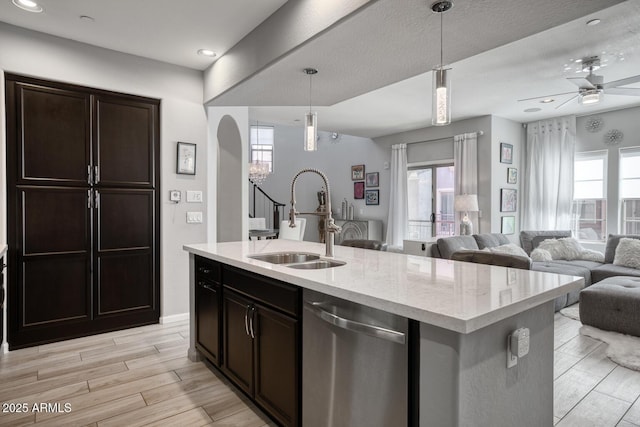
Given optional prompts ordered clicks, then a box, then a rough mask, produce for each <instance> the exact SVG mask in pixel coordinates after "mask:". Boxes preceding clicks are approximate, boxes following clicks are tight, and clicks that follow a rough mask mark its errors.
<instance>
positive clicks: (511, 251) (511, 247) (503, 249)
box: [489, 243, 529, 258]
mask: <svg viewBox="0 0 640 427" xmlns="http://www.w3.org/2000/svg"><path fill="white" fill-rule="evenodd" d="M489 250H490V251H491V252H496V253H501V254H508V255H518V256H523V257H526V258H529V255H527V253H526V252H525V251H524V249H522V248H521V247H520V246H518V245H516V244H514V243H507V244H506V245H500V246H496V247H493V248H489Z"/></svg>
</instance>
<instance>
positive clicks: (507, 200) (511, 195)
mask: <svg viewBox="0 0 640 427" xmlns="http://www.w3.org/2000/svg"><path fill="white" fill-rule="evenodd" d="M517 208H518V190H515V189H513V188H501V189H500V212H515V211H516V209H517Z"/></svg>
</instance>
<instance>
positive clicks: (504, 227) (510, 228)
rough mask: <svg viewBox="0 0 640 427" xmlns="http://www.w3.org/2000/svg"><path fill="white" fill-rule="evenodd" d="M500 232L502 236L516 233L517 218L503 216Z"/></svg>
mask: <svg viewBox="0 0 640 427" xmlns="http://www.w3.org/2000/svg"><path fill="white" fill-rule="evenodd" d="M500 232H501V233H502V234H513V233H515V232H516V217H515V216H503V217H502V224H501V226H500Z"/></svg>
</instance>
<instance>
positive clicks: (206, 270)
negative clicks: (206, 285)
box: [196, 256, 220, 283]
mask: <svg viewBox="0 0 640 427" xmlns="http://www.w3.org/2000/svg"><path fill="white" fill-rule="evenodd" d="M201 280H207V281H209V282H215V283H220V264H218V263H217V262H215V261H212V260H210V259H207V258H203V257H199V256H196V283H198V282H199V281H201Z"/></svg>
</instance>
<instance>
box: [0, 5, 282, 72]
mask: <svg viewBox="0 0 640 427" xmlns="http://www.w3.org/2000/svg"><path fill="white" fill-rule="evenodd" d="M37 1H38V3H39V4H40V5H42V6H43V8H44V13H31V12H25V11H22V10H21V9H18V8H17V7H15V6H13V5H12V4H11V0H2V1H0V21H3V22H7V23H9V24H13V25H16V26H19V27H24V28H29V29H31V30H36V31H40V32H43V33H47V34H53V35H55V36H59V37H64V38H67V39H71V40H77V41H81V42H84V43H88V44H92V45H95V46H100V47H104V48H107V49H112V50H117V51H120V52H126V53H130V54H133V55H138V56H144V57H146V58H151V59H157V60H159V61H163V62H168V63H171V64H177V65H182V66H185V67H189V68H194V69H197V70H203V69H205V68H207V67H208V66H209V65H210V64H211V63H212V62H213V61H214V59H212V58H207V57H204V56H199V55H197V53H196V52H197V50H198V49H202V48H207V49H211V50H213V51H214V52H216V53H217V54H218V55H222V54H223V53H224V52H226V51H227V50H229V48H231V47H232V46H233V45H235V44H236V43H237V42H238V41H239V40H240V39H242V38H243V37H244V36H245V35H246V34H247V33H249V32H250V31H251V30H253V29H254V28H255V27H256V26H257V25H258V24H260V22H262V21H263V20H265V19H266V18H267V17H268V16H269V15H271V14H272V13H273V12H275V11H276V10H277V9H278V8H280V6H282V5H283V4H284V3H286V0H259V1H256V0H183V1H180V0H135V1H132V0H37ZM81 15H87V16H90V17H92V18H94V21H88V20H83V19H80V16H81Z"/></svg>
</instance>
